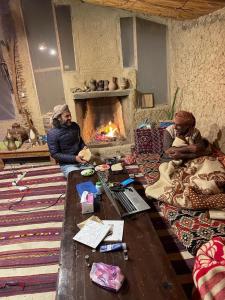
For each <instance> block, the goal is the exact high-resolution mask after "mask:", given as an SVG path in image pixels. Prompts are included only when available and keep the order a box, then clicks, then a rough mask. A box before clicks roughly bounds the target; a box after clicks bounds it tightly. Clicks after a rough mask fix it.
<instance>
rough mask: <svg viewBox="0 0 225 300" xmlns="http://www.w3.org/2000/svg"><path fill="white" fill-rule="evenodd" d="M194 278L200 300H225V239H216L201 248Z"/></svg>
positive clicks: (197, 257)
mask: <svg viewBox="0 0 225 300" xmlns="http://www.w3.org/2000/svg"><path fill="white" fill-rule="evenodd" d="M193 278H194V283H195V286H196V287H197V290H198V293H199V296H200V299H202V300H206V299H207V300H210V299H213V300H224V299H225V238H221V237H215V238H213V239H212V240H210V241H209V242H207V243H205V244H204V245H202V246H201V248H199V250H198V252H197V256H196V260H195V265H194V270H193Z"/></svg>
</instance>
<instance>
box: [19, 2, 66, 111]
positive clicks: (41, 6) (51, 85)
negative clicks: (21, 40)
mask: <svg viewBox="0 0 225 300" xmlns="http://www.w3.org/2000/svg"><path fill="white" fill-rule="evenodd" d="M21 4H22V10H23V17H24V23H25V27H26V33H27V39H28V44H29V49H30V56H31V62H32V67H33V72H34V77H35V83H36V88H37V93H38V98H39V103H40V108H41V112H42V114H45V113H47V112H49V111H51V110H52V108H53V106H55V105H58V104H64V103H65V99H64V98H65V97H64V89H63V82H62V74H61V68H60V62H59V56H58V47H57V42H56V32H55V25H54V18H53V11H52V4H51V0H22V2H21ZM40 16H41V17H40Z"/></svg>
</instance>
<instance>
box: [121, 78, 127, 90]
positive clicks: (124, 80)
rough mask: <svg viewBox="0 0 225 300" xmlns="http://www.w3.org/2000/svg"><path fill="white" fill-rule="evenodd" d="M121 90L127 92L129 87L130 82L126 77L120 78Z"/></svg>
mask: <svg viewBox="0 0 225 300" xmlns="http://www.w3.org/2000/svg"><path fill="white" fill-rule="evenodd" d="M119 86H120V89H121V90H125V89H127V88H128V87H129V81H128V79H127V78H125V77H121V78H120V83H119Z"/></svg>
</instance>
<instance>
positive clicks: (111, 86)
mask: <svg viewBox="0 0 225 300" xmlns="http://www.w3.org/2000/svg"><path fill="white" fill-rule="evenodd" d="M117 89H118V85H117V78H116V77H112V81H110V83H109V90H110V91H114V90H117Z"/></svg>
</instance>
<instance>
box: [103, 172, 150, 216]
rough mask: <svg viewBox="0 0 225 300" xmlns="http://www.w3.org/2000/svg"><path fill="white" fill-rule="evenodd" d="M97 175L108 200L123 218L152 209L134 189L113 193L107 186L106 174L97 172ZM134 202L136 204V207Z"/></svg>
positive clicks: (128, 188)
mask: <svg viewBox="0 0 225 300" xmlns="http://www.w3.org/2000/svg"><path fill="white" fill-rule="evenodd" d="M97 174H98V177H99V180H100V181H101V183H102V185H103V188H104V190H105V192H106V194H107V196H108V198H109V199H110V201H111V203H112V204H113V206H114V207H115V209H116V211H117V212H118V214H119V215H120V216H121V217H125V216H127V215H130V214H134V213H137V212H140V211H143V210H147V209H150V206H149V205H148V204H147V203H146V202H145V201H144V199H142V197H141V196H140V195H139V194H138V193H137V192H136V191H135V190H134V188H133V187H127V188H124V191H119V190H118V191H113V190H111V189H110V187H109V186H108V184H107V180H108V178H107V175H106V174H104V172H97ZM132 202H133V203H135V205H136V207H135V205H134V204H133V203H132Z"/></svg>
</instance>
